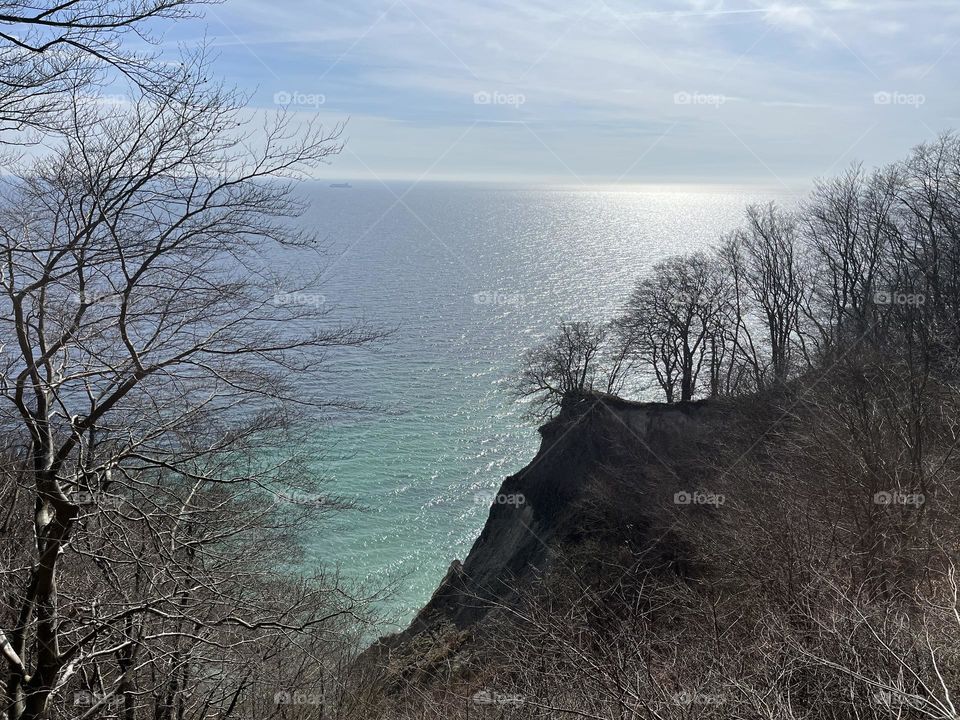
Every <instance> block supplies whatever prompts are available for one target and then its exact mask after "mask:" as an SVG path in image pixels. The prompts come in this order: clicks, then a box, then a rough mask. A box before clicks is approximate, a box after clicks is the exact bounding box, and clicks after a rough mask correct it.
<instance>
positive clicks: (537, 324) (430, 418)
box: [304, 184, 793, 624]
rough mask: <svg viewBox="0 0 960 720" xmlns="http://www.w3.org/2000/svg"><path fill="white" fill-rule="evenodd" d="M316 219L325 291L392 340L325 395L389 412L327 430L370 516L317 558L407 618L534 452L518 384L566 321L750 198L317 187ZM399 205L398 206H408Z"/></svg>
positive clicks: (347, 519)
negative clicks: (540, 347)
mask: <svg viewBox="0 0 960 720" xmlns="http://www.w3.org/2000/svg"><path fill="white" fill-rule="evenodd" d="M308 193H309V199H310V205H311V207H310V211H309V213H308V214H307V216H306V217H305V218H304V222H305V223H307V224H308V226H309V227H311V228H314V229H316V230H317V231H318V232H319V234H320V236H321V237H322V238H324V239H325V240H326V242H327V243H328V245H329V248H330V250H329V253H328V255H327V257H326V259H325V260H324V265H325V275H324V277H323V279H322V281H321V282H320V283H319V284H318V287H317V288H315V292H316V293H318V294H322V296H323V301H324V302H325V303H326V304H327V305H330V306H335V307H336V312H337V313H338V314H339V313H342V314H343V315H344V316H353V317H363V318H365V319H367V320H369V321H371V322H374V323H377V324H379V325H382V326H388V327H391V328H393V329H394V331H393V333H392V335H391V337H390V339H389V341H388V342H387V343H386V344H384V345H383V346H382V347H381V348H379V349H377V350H362V351H351V352H346V353H338V354H336V355H334V356H333V357H332V358H331V362H332V363H333V365H334V367H336V369H337V370H338V372H337V374H336V375H335V376H334V377H333V380H331V379H329V378H328V379H327V384H326V386H325V387H324V388H323V389H321V387H320V386H319V385H318V386H314V387H312V388H311V389H313V390H315V391H317V392H321V391H322V392H330V388H331V387H333V386H335V387H336V388H337V391H338V392H340V393H342V394H343V395H345V396H347V397H350V398H353V399H355V400H362V401H367V402H370V403H373V404H376V405H377V406H379V408H381V409H380V410H379V411H377V412H373V413H368V414H362V415H356V416H352V417H347V418H339V419H336V420H334V421H333V422H332V423H327V424H325V425H318V427H317V430H316V437H315V439H314V441H315V442H316V443H317V446H318V447H321V448H323V449H324V450H325V451H326V453H327V460H326V462H325V463H323V465H322V467H321V470H322V472H323V473H324V475H325V476H326V477H327V478H328V479H329V483H330V484H329V488H328V490H329V491H330V492H332V493H334V494H337V495H340V496H344V497H349V498H353V499H355V500H356V501H357V502H358V503H359V504H360V505H362V506H363V507H364V508H365V510H364V511H362V512H360V511H356V512H349V513H346V514H342V515H339V516H337V517H335V518H333V519H332V520H331V521H330V522H329V523H328V525H327V527H326V530H325V532H323V533H322V534H321V535H320V536H318V537H316V538H311V539H310V548H311V559H312V561H315V562H317V563H339V564H340V566H341V569H342V572H343V574H344V575H345V576H347V577H349V578H354V579H358V580H367V581H370V582H371V583H383V582H387V581H391V580H392V581H394V582H396V588H397V590H396V594H395V595H394V596H393V597H392V599H390V600H389V601H388V602H386V603H385V604H384V609H385V610H386V611H387V612H388V613H389V615H391V616H392V618H393V620H394V621H395V622H397V623H399V624H403V623H405V622H406V621H408V620H409V619H410V617H411V616H412V615H413V614H414V613H415V612H416V611H417V610H418V609H419V608H420V607H421V606H422V605H423V603H424V602H425V601H426V600H427V598H428V597H429V595H430V593H431V592H432V591H433V589H434V588H435V587H436V585H437V583H438V582H439V581H440V579H441V578H442V577H443V575H444V573H445V571H446V569H447V567H448V565H449V563H450V561H451V560H452V559H454V558H463V557H464V556H465V555H466V553H467V552H468V550H469V548H470V545H471V543H472V542H473V540H474V539H475V538H476V537H477V535H478V534H479V532H480V529H481V527H482V526H483V523H484V521H485V519H486V516H487V512H488V502H489V499H490V497H491V495H492V494H493V492H494V490H495V489H496V488H497V486H498V485H499V484H500V482H501V481H502V479H503V477H504V476H506V475H508V474H510V473H513V472H515V471H517V470H518V469H520V468H521V467H522V466H523V465H524V464H526V463H527V462H528V461H529V460H530V459H531V458H532V456H533V454H534V452H535V451H536V448H537V444H538V436H537V432H536V429H535V428H534V427H533V426H532V425H530V424H529V423H527V422H525V421H524V420H523V418H522V417H521V414H522V409H521V408H518V407H517V406H516V405H515V403H513V402H512V401H511V399H510V397H509V395H508V393H507V391H506V390H507V388H506V383H507V382H508V381H509V379H510V378H511V376H512V374H513V373H514V371H515V368H516V367H517V363H518V359H519V358H520V357H521V355H522V354H523V351H524V350H525V349H526V348H528V347H529V346H531V345H533V344H535V343H537V342H538V341H539V340H540V339H542V338H543V337H544V335H545V334H546V333H548V332H549V331H550V330H551V328H553V327H555V326H556V324H557V323H558V322H560V321H561V320H564V319H605V318H607V317H609V316H610V315H611V313H613V312H614V311H615V310H616V309H617V308H618V307H619V306H620V304H621V303H622V301H623V300H624V298H625V296H626V295H627V293H628V292H629V291H630V288H631V286H632V285H633V284H634V283H635V282H636V280H637V278H638V277H640V276H641V275H642V274H643V273H644V272H645V271H647V270H648V269H649V268H650V266H651V265H652V264H653V263H654V262H656V261H657V260H659V259H661V258H664V257H666V256H669V255H672V254H675V253H680V252H684V251H688V250H692V249H696V248H705V247H708V246H710V245H711V244H713V243H715V242H716V240H717V238H718V236H719V235H720V234H721V233H723V232H725V231H728V230H731V229H732V228H734V227H735V226H736V225H737V224H738V223H739V221H740V218H741V215H742V213H743V209H744V206H745V205H746V204H747V203H748V202H756V201H767V200H773V199H776V200H781V201H784V202H790V201H792V200H793V198H792V197H791V196H787V195H785V194H784V193H783V192H782V191H780V192H777V191H772V190H771V191H764V190H762V189H756V188H751V189H740V188H652V187H647V188H638V189H614V190H570V189H559V188H498V187H494V186H477V185H469V186H468V185H454V184H421V185H417V186H415V187H411V186H410V185H403V184H397V185H392V186H390V187H389V188H386V187H384V186H383V185H375V184H370V185H359V184H358V185H356V186H355V187H354V188H352V189H333V188H328V187H326V186H316V187H310V188H309V189H308ZM398 197H399V198H400V199H399V200H398Z"/></svg>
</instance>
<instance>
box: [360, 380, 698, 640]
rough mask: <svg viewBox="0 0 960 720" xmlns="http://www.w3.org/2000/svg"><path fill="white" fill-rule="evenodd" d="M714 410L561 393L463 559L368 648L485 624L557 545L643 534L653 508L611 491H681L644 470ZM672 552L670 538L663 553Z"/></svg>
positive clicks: (679, 448) (652, 520)
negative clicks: (411, 615)
mask: <svg viewBox="0 0 960 720" xmlns="http://www.w3.org/2000/svg"><path fill="white" fill-rule="evenodd" d="M713 412H714V410H713V408H712V407H711V405H710V404H709V403H707V402H693V403H680V404H672V405H667V404H662V403H638V402H631V401H626V400H622V399H620V398H617V397H613V396H609V395H601V394H590V395H586V396H580V397H575V398H574V397H571V398H567V399H566V400H565V401H564V403H563V406H562V408H561V411H560V412H559V414H558V415H557V417H556V418H554V419H553V420H551V421H550V422H549V423H547V424H546V425H544V426H543V427H541V428H540V434H541V437H542V441H541V444H540V449H539V451H538V452H537V454H536V456H535V457H534V458H533V460H532V461H531V462H530V464H529V465H527V466H526V467H525V468H523V469H522V470H520V472H518V473H516V474H515V475H511V476H510V477H508V478H507V479H506V480H504V482H503V484H502V486H501V487H500V490H499V492H498V494H497V497H496V500H495V502H494V504H493V505H492V506H491V508H490V514H489V517H488V518H487V522H486V524H485V526H484V528H483V531H482V532H481V533H480V537H478V538H477V540H476V542H475V543H474V544H473V547H472V549H471V550H470V553H469V555H468V556H467V557H466V559H465V560H464V561H463V563H460V562H459V561H454V562H453V563H452V564H451V565H450V569H449V570H448V572H447V574H446V577H444V579H443V581H442V582H441V584H440V586H439V587H438V588H437V590H436V592H435V593H434V594H433V597H432V598H431V599H430V601H429V602H428V603H427V604H426V606H425V607H424V608H423V610H422V611H421V612H420V613H419V614H418V615H417V617H416V618H415V619H414V620H413V622H412V623H411V625H410V627H409V628H407V629H406V630H405V631H403V632H402V633H399V634H398V635H394V636H390V637H387V638H383V639H381V640H380V641H379V642H378V643H377V644H375V646H374V648H372V650H373V652H374V653H379V652H380V651H383V650H389V649H391V648H396V647H399V646H402V645H403V644H404V643H405V642H407V641H408V640H409V639H410V638H411V637H413V636H416V635H419V634H422V633H424V632H429V631H432V630H434V629H436V628H440V627H447V628H449V627H451V626H453V628H455V629H456V630H458V631H462V630H467V629H471V628H474V627H476V626H477V625H478V624H482V621H483V619H484V617H485V616H486V615H487V614H488V613H490V612H492V611H495V608H496V607H497V606H502V605H509V604H510V603H511V602H512V601H513V600H514V599H515V598H516V595H517V589H518V588H522V587H525V586H527V585H528V584H529V583H530V582H531V581H532V579H533V578H534V577H536V576H537V575H539V574H540V573H543V572H544V571H547V570H549V568H550V566H551V562H552V560H553V558H554V554H555V551H556V550H557V549H560V548H564V547H569V546H571V545H577V544H582V543H583V542H585V541H590V540H594V541H596V540H600V541H605V542H611V543H613V544H616V543H622V542H623V541H625V540H627V539H628V538H626V537H625V536H626V535H637V534H639V535H641V536H650V534H651V533H652V532H653V530H654V528H655V527H656V524H657V518H656V516H655V512H653V511H652V510H651V512H650V513H647V512H645V511H644V510H642V509H640V510H638V509H637V504H636V502H634V503H633V504H632V505H631V509H630V510H629V511H628V512H627V511H626V510H625V508H624V507H618V504H619V503H618V497H617V496H618V494H622V493H624V492H629V494H630V495H631V497H633V498H634V499H636V498H637V497H640V498H642V497H643V496H644V494H645V493H650V494H651V496H653V495H656V500H657V502H659V501H661V500H662V499H663V496H664V495H665V494H666V493H672V492H674V491H675V490H676V489H678V488H679V485H677V486H674V485H673V484H671V482H665V481H664V479H663V477H661V476H659V475H658V476H656V477H655V476H654V475H655V474H651V473H649V472H646V470H645V468H652V467H657V466H659V465H662V464H664V462H665V461H664V458H669V459H670V461H671V463H674V462H675V460H676V458H677V457H679V456H682V455H683V454H684V453H687V452H688V451H689V449H690V447H691V446H692V445H694V444H695V443H696V442H697V438H698V436H700V435H703V434H704V433H705V432H706V427H707V423H705V422H704V420H705V418H706V417H707V416H708V415H710V414H712V413H713ZM611 469H613V471H611ZM671 472H672V474H670V475H669V477H671V478H674V479H676V478H675V476H676V471H675V470H672V471H671ZM623 483H627V484H628V486H624V485H623ZM681 484H682V483H681ZM654 504H655V503H653V502H652V503H651V508H652V507H653V505H654ZM641 505H642V503H641ZM620 511H624V512H625V513H626V515H627V516H625V517H621V516H620V515H621V514H623V513H621V512H620ZM644 539H645V538H644V537H641V538H640V540H641V541H642V540H644ZM676 550H677V549H676V548H670V547H669V543H667V544H666V545H665V546H664V549H663V552H664V553H665V554H670V553H675V552H676Z"/></svg>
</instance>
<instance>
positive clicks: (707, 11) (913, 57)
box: [206, 0, 960, 189]
mask: <svg viewBox="0 0 960 720" xmlns="http://www.w3.org/2000/svg"><path fill="white" fill-rule="evenodd" d="M206 24H207V33H208V39H209V41H210V43H211V45H212V47H213V48H214V49H215V51H216V52H217V53H218V55H219V62H218V67H219V68H221V70H222V72H223V74H225V75H226V77H227V80H228V81H229V82H232V83H234V84H236V85H237V86H238V87H240V88H241V89H243V90H245V91H247V92H250V93H251V95H252V99H253V104H254V105H255V106H256V107H259V108H263V109H271V108H275V107H278V106H286V107H288V108H289V109H291V110H294V111H296V112H298V113H303V114H304V115H306V116H314V115H315V116H317V117H318V118H319V119H321V120H322V121H323V122H324V123H325V124H327V125H334V124H336V123H338V122H344V121H347V128H346V131H345V138H346V139H347V140H348V142H347V146H346V149H345V150H344V152H343V153H342V154H341V155H340V156H339V157H338V158H336V160H335V162H334V163H333V164H332V165H331V166H330V167H327V168H325V169H324V170H323V171H322V172H321V177H324V178H338V179H339V178H343V179H351V180H354V179H357V180H359V179H370V180H396V179H424V180H451V179H459V180H493V181H502V182H550V183H571V184H574V185H576V184H593V183H600V184H608V185H609V184H644V183H700V184H726V183H737V184H766V185H771V186H773V187H781V188H787V187H789V188H791V189H793V188H795V187H798V186H802V185H803V184H806V183H808V182H809V181H810V180H811V179H812V178H815V177H820V176H825V175H829V174H831V173H834V172H836V171H837V170H838V169H841V168H843V167H844V166H846V165H848V164H849V163H851V162H854V161H862V162H864V163H865V164H866V165H868V166H873V165H877V164H881V163H883V162H887V161H890V160H893V159H895V158H897V157H901V156H902V155H903V154H904V152H905V151H906V150H907V149H909V148H910V147H912V146H914V145H916V144H918V143H920V142H922V141H924V140H929V139H932V138H933V137H935V136H936V135H937V134H939V133H941V132H943V131H946V130H949V129H952V128H956V127H958V126H960V121H958V118H960V107H958V102H960V101H958V98H957V96H956V93H954V92H952V88H951V80H950V78H951V77H953V76H955V75H956V71H957V65H958V62H957V45H958V43H960V40H957V38H958V37H960V35H958V32H957V31H958V30H960V7H958V6H956V5H955V4H952V3H949V2H944V1H941V0H928V1H926V2H916V3H910V4H909V5H906V4H903V3H896V2H881V3H866V2H861V1H860V0H812V1H811V2H802V3H801V2H758V1H753V0H727V1H725V0H687V1H686V2H674V3H665V2H654V3H650V4H649V5H648V7H647V8H645V9H644V10H643V11H638V10H636V9H635V8H634V9H632V8H631V7H629V5H628V3H626V2H618V1H616V0H593V2H586V3H584V4H582V5H576V6H574V5H573V4H571V3H560V4H556V5H551V4H550V3H547V2H536V3H526V4H525V5H524V6H523V7H513V6H512V5H511V4H509V3H505V2H499V1H497V2H491V3H486V4H484V5H483V6H475V5H474V4H472V3H468V2H465V1H464V0H453V1H452V2H446V3H439V2H434V1H433V0H382V1H381V0H376V1H373V2H364V3H361V4H358V5H351V6H347V5H340V4H337V3H331V2H327V1H326V0H323V1H322V2H319V3H314V4H310V5H308V4H307V3H305V2H302V0H294V2H290V3H285V4H284V5H283V6H273V7H269V8H266V7H264V6H263V5H261V4H257V3H255V2H251V1H250V0H243V1H241V2H231V3H227V4H225V5H218V6H211V7H209V8H208V9H207V12H206Z"/></svg>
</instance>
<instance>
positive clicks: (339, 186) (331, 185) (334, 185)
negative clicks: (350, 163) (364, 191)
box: [330, 183, 353, 188]
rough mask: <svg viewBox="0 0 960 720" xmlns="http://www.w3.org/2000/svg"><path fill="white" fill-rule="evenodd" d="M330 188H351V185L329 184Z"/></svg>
mask: <svg viewBox="0 0 960 720" xmlns="http://www.w3.org/2000/svg"><path fill="white" fill-rule="evenodd" d="M330 187H332V188H352V187H353V185H351V184H350V183H330Z"/></svg>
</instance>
